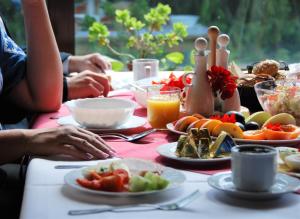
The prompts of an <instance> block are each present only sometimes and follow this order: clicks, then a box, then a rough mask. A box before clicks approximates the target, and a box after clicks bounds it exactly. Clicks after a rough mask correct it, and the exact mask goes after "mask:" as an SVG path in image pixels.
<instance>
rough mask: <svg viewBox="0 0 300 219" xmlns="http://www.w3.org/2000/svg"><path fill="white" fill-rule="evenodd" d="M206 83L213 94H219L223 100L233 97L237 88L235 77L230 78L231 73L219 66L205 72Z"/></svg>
mask: <svg viewBox="0 0 300 219" xmlns="http://www.w3.org/2000/svg"><path fill="white" fill-rule="evenodd" d="M207 75H208V81H209V83H210V85H211V87H212V89H213V91H214V92H215V93H219V94H221V98H222V99H223V100H225V99H227V98H230V97H232V96H233V93H234V91H235V89H236V88H237V85H236V80H237V77H235V76H232V75H231V72H230V71H228V70H227V69H225V68H223V67H221V66H212V67H211V70H210V71H209V70H208V71H207Z"/></svg>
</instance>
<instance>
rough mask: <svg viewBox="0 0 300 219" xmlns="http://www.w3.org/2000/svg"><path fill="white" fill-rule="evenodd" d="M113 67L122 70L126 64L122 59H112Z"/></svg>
mask: <svg viewBox="0 0 300 219" xmlns="http://www.w3.org/2000/svg"><path fill="white" fill-rule="evenodd" d="M111 68H112V70H114V71H122V70H123V69H124V64H123V63H122V62H120V61H117V60H114V61H111Z"/></svg>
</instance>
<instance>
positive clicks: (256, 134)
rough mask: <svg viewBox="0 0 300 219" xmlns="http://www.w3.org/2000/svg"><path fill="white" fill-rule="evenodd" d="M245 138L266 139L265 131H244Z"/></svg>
mask: <svg viewBox="0 0 300 219" xmlns="http://www.w3.org/2000/svg"><path fill="white" fill-rule="evenodd" d="M243 135H244V139H250V140H265V139H266V136H265V131H264V130H262V129H260V130H248V131H244V132H243Z"/></svg>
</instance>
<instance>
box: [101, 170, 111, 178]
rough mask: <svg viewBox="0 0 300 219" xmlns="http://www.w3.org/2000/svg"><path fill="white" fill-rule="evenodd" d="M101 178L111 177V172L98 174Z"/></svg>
mask: <svg viewBox="0 0 300 219" xmlns="http://www.w3.org/2000/svg"><path fill="white" fill-rule="evenodd" d="M98 174H99V175H100V176H101V177H107V176H112V175H114V174H113V172H112V171H107V172H102V173H98Z"/></svg>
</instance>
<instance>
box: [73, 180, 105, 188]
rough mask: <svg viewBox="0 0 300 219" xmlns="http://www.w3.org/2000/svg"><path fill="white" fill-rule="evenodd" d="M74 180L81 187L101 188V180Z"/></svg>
mask: <svg viewBox="0 0 300 219" xmlns="http://www.w3.org/2000/svg"><path fill="white" fill-rule="evenodd" d="M76 182H77V183H78V184H79V185H81V186H82V187H85V188H88V189H95V190H100V189H101V180H96V179H94V180H88V179H76Z"/></svg>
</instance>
